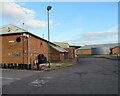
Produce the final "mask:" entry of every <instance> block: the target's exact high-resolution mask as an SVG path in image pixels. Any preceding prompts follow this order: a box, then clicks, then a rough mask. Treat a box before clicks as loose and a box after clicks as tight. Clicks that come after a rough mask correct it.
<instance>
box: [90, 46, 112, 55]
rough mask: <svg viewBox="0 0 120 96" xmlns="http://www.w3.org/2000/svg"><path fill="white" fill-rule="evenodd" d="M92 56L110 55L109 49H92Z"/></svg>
mask: <svg viewBox="0 0 120 96" xmlns="http://www.w3.org/2000/svg"><path fill="white" fill-rule="evenodd" d="M92 54H93V55H103V54H110V48H109V47H98V48H92Z"/></svg>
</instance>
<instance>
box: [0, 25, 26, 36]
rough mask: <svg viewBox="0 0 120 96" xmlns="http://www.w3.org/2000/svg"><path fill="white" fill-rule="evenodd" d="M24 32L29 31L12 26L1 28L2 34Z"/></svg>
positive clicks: (0, 32)
mask: <svg viewBox="0 0 120 96" xmlns="http://www.w3.org/2000/svg"><path fill="white" fill-rule="evenodd" d="M23 32H28V31H27V30H25V29H22V28H19V27H17V26H14V25H11V24H10V25H7V26H3V27H0V34H12V33H23Z"/></svg>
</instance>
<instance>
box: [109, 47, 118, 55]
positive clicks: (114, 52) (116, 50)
mask: <svg viewBox="0 0 120 96" xmlns="http://www.w3.org/2000/svg"><path fill="white" fill-rule="evenodd" d="M111 51H112V54H120V47H119V46H116V47H113V48H112V49H111Z"/></svg>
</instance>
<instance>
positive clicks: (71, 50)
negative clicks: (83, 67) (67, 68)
mask: <svg viewBox="0 0 120 96" xmlns="http://www.w3.org/2000/svg"><path fill="white" fill-rule="evenodd" d="M64 49H65V50H67V51H68V59H73V58H75V49H74V48H64Z"/></svg>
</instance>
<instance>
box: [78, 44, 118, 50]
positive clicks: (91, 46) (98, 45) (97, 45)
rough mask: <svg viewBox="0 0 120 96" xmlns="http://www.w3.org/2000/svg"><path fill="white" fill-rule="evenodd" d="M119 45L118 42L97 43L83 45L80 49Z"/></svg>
mask: <svg viewBox="0 0 120 96" xmlns="http://www.w3.org/2000/svg"><path fill="white" fill-rule="evenodd" d="M116 46H118V43H114V44H96V45H85V46H82V47H81V48H78V49H91V48H98V47H108V48H110V49H111V48H113V47H116Z"/></svg>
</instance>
